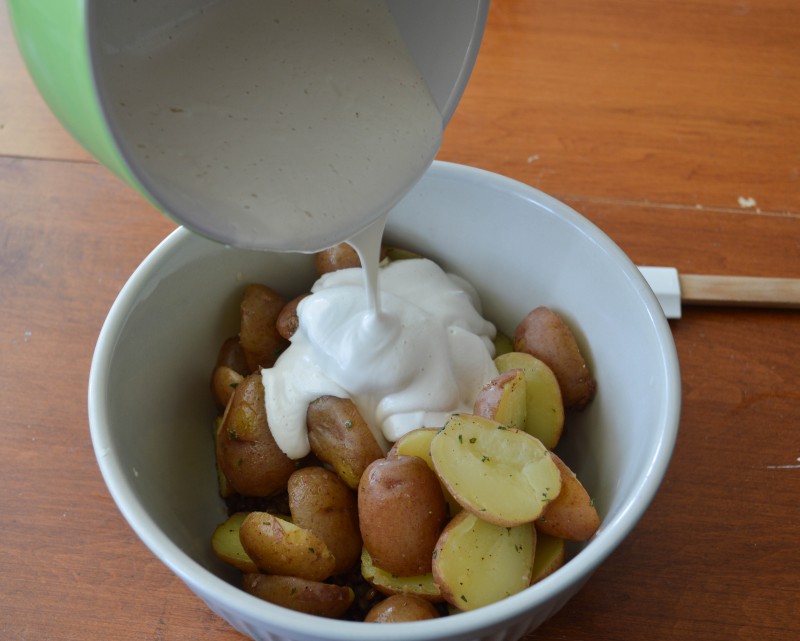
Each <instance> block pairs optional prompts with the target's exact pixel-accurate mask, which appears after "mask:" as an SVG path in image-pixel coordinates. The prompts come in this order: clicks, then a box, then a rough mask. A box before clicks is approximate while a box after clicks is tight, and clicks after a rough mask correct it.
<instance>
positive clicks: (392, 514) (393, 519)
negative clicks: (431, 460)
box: [358, 456, 447, 576]
mask: <svg viewBox="0 0 800 641" xmlns="http://www.w3.org/2000/svg"><path fill="white" fill-rule="evenodd" d="M358 514H359V523H360V527H361V537H362V539H363V540H364V547H366V548H367V550H368V551H369V553H370V555H371V556H372V559H373V561H374V563H375V565H376V566H377V567H379V568H381V569H382V570H386V571H387V572H391V573H392V574H396V575H398V576H413V575H419V574H428V573H429V572H430V571H431V554H432V552H433V548H434V546H435V545H436V540H437V539H438V537H439V533H440V532H441V529H442V526H443V525H444V521H445V517H446V514H447V507H446V505H445V500H444V495H443V494H442V487H441V485H440V483H439V479H438V478H436V474H434V473H433V472H432V471H431V469H430V468H429V467H428V465H427V463H425V461H423V460H422V459H420V458H417V457H416V456H398V457H396V458H392V459H378V460H377V461H373V462H372V463H371V464H370V465H369V467H367V469H366V471H365V472H364V474H363V475H362V477H361V482H360V483H359V486H358Z"/></svg>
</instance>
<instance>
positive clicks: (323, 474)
mask: <svg viewBox="0 0 800 641" xmlns="http://www.w3.org/2000/svg"><path fill="white" fill-rule="evenodd" d="M287 491H288V495H289V509H290V511H291V513H292V521H293V523H294V524H295V525H297V526H299V527H302V528H305V529H307V530H310V531H311V532H313V533H314V534H316V535H317V536H318V537H319V538H321V539H322V540H323V541H325V544H326V545H327V546H328V549H329V550H330V551H331V553H332V554H333V556H334V558H335V559H336V565H335V566H334V569H333V574H342V573H343V572H347V571H348V570H350V569H352V568H353V567H354V566H355V565H356V563H357V562H358V560H359V558H360V556H361V547H362V546H361V532H360V531H359V528H358V505H357V503H356V495H355V492H353V491H352V490H351V489H350V488H348V487H347V486H346V485H345V484H344V483H343V482H342V480H341V479H340V478H339V477H338V476H337V475H336V474H335V473H334V472H331V471H330V470H327V469H325V468H324V467H317V466H313V467H304V468H301V469H299V470H297V471H296V472H295V473H294V474H292V476H291V477H289V483H288V486H287Z"/></svg>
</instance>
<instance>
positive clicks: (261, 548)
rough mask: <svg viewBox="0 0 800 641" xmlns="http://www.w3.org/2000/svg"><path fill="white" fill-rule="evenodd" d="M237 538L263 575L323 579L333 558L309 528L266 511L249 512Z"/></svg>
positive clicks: (330, 567)
mask: <svg viewBox="0 0 800 641" xmlns="http://www.w3.org/2000/svg"><path fill="white" fill-rule="evenodd" d="M239 540H240V541H241V543H242V547H243V548H244V551H245V552H247V556H249V557H250V558H251V559H252V560H253V563H255V564H256V566H257V567H258V569H259V570H261V571H262V572H264V573H265V574H278V575H281V576H295V577H298V578H301V579H307V580H309V581H324V580H325V579H327V578H328V577H329V576H331V575H332V574H333V570H334V567H335V563H336V562H335V560H334V558H333V554H331V552H330V550H329V549H328V546H327V545H325V542H324V541H323V540H322V539H321V538H320V537H318V536H317V535H316V534H314V533H313V532H312V531H311V530H306V529H304V528H301V527H298V526H297V525H295V524H294V523H290V522H289V521H286V520H285V519H281V518H279V517H277V516H274V515H272V514H269V513H267V512H250V514H248V515H247V517H246V518H245V519H244V520H243V521H242V524H241V525H240V526H239Z"/></svg>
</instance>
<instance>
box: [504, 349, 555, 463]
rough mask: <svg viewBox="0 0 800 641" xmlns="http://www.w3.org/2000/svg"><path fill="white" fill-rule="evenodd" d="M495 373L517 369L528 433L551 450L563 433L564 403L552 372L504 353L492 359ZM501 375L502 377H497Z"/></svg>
mask: <svg viewBox="0 0 800 641" xmlns="http://www.w3.org/2000/svg"><path fill="white" fill-rule="evenodd" d="M494 364H495V365H496V366H497V370H498V371H499V372H504V373H508V372H509V371H515V370H521V371H522V374H523V377H524V380H525V385H524V387H525V421H524V424H523V426H522V429H524V430H525V431H526V432H528V434H532V435H533V436H535V437H536V438H538V439H539V440H540V441H541V442H542V443H544V446H545V447H546V448H547V449H550V450H552V449H553V448H555V446H556V445H557V444H558V441H559V440H560V439H561V434H562V432H563V431H564V403H563V401H562V396H561V386H560V385H559V384H558V379H557V378H556V376H555V374H554V373H553V370H552V369H550V368H549V367H548V366H547V365H546V364H545V363H544V362H543V361H541V360H539V359H538V358H536V357H535V356H532V355H531V354H526V353H524V352H508V353H506V354H502V355H500V356H498V357H497V358H495V359H494ZM501 376H502V374H501Z"/></svg>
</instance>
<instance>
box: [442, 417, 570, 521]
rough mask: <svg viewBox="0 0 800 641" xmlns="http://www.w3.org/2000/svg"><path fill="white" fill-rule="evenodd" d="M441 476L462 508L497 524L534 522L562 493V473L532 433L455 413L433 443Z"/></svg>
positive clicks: (489, 420) (481, 418)
mask: <svg viewBox="0 0 800 641" xmlns="http://www.w3.org/2000/svg"><path fill="white" fill-rule="evenodd" d="M431 457H432V459H433V464H434V466H435V468H436V473H437V474H438V476H439V478H440V479H441V481H442V483H443V484H444V485H445V487H446V488H447V490H448V491H449V492H450V493H451V494H452V495H453V497H454V498H455V499H456V500H457V501H458V502H459V503H460V504H461V506H462V507H463V508H464V509H466V510H468V511H469V512H471V513H472V514H475V515H476V516H478V517H480V518H481V519H483V520H485V521H488V522H490V523H493V524H495V525H500V526H505V527H512V526H515V525H520V524H522V523H530V522H531V521H535V520H536V519H537V518H539V516H541V514H542V512H543V511H544V508H545V507H546V506H547V504H548V503H550V502H551V501H552V500H553V499H555V498H556V497H557V496H558V493H559V492H560V491H561V474H560V472H559V470H558V467H556V464H555V463H554V462H553V460H552V459H551V456H550V452H549V451H548V450H547V448H546V447H545V446H544V445H543V444H542V442H541V441H540V440H539V439H537V438H536V437H534V436H531V435H530V434H528V433H527V432H523V431H521V430H515V429H512V428H509V427H506V426H505V425H502V424H501V423H498V422H497V421H493V420H491V419H487V418H483V417H480V416H474V415H469V414H455V415H453V416H452V417H451V418H450V420H449V421H448V422H447V425H445V426H444V428H443V429H442V430H441V431H440V432H439V433H438V434H437V435H436V436H435V437H434V438H433V440H432V441H431Z"/></svg>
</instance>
